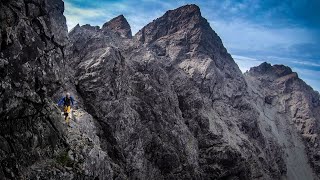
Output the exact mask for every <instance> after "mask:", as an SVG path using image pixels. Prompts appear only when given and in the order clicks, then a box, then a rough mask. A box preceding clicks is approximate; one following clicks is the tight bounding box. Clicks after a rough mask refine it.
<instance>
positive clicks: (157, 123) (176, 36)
mask: <svg viewBox="0 0 320 180" xmlns="http://www.w3.org/2000/svg"><path fill="white" fill-rule="evenodd" d="M0 4H1V7H0V10H1V11H0V12H1V13H0V15H1V19H0V20H1V23H0V24H1V26H0V28H1V34H0V35H1V36H0V41H1V54H0V56H1V59H0V69H1V72H0V75H1V86H0V90H1V91H0V92H1V93H0V97H1V99H0V103H1V105H2V106H1V107H0V114H1V119H0V120H1V125H0V130H1V131H0V139H1V141H0V145H1V146H0V161H1V164H0V167H1V169H0V177H4V178H3V179H23V178H27V179H28V178H29V179H37V178H39V179H150V178H151V179H317V178H318V175H319V174H317V172H319V154H317V153H318V152H319V147H318V144H319V140H318V136H317V134H318V131H319V125H318V124H319V123H318V122H319V113H318V112H319V111H318V110H319V106H320V103H319V94H318V93H316V92H314V91H313V90H312V89H311V88H310V87H309V86H307V85H306V84H305V83H304V82H303V81H302V80H300V79H299V78H298V76H297V74H296V73H294V72H292V71H291V69H290V68H288V67H285V66H282V65H275V66H271V65H270V64H267V63H263V64H261V65H260V66H258V67H255V68H252V69H251V70H250V71H249V72H248V73H246V74H244V75H243V74H242V73H241V71H240V70H239V68H238V66H237V65H236V63H235V62H234V60H233V59H232V57H231V56H230V54H229V53H228V52H227V50H226V49H225V48H224V46H223V44H222V42H221V39H220V38H219V36H218V35H217V34H216V33H215V32H214V31H213V30H212V28H211V27H210V25H209V23H208V22H207V20H206V19H205V18H204V17H202V15H201V12H200V9H199V7H197V6H196V5H186V6H182V7H180V8H177V9H175V10H170V11H168V12H166V13H165V14H164V15H163V16H162V17H160V18H158V19H156V20H154V21H153V22H151V23H149V24H148V25H146V26H145V27H143V28H142V29H141V30H140V31H139V32H138V33H137V34H136V35H134V36H132V34H131V29H130V25H129V24H128V22H127V20H126V19H125V17H124V16H123V15H120V16H118V17H116V18H114V19H112V20H110V21H109V22H106V23H105V24H104V25H103V27H102V28H100V27H98V26H91V25H89V24H87V25H83V26H80V25H77V26H76V27H74V28H73V29H72V30H71V31H70V32H69V34H67V28H66V24H65V18H64V16H63V2H62V1H60V0H53V1H50V2H49V1H8V2H0ZM65 91H69V92H71V94H72V95H73V96H74V97H75V99H76V100H77V105H76V107H75V108H74V111H73V112H72V115H73V116H72V120H71V127H67V125H66V124H64V123H63V121H64V120H63V117H62V116H61V115H60V110H59V108H57V106H55V103H56V102H55V101H57V99H58V98H59V97H60V96H62V95H63V94H62V93H63V92H65Z"/></svg>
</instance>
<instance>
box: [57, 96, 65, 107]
mask: <svg viewBox="0 0 320 180" xmlns="http://www.w3.org/2000/svg"><path fill="white" fill-rule="evenodd" d="M63 102H64V97H63V98H61V99H60V100H59V102H58V106H61V105H62V104H63Z"/></svg>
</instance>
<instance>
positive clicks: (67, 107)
mask: <svg viewBox="0 0 320 180" xmlns="http://www.w3.org/2000/svg"><path fill="white" fill-rule="evenodd" d="M73 104H74V99H73V97H72V96H70V93H66V96H65V97H63V98H61V99H60V101H59V102H58V106H61V105H63V111H64V117H65V120H66V123H67V124H68V125H70V124H69V115H70V112H71V105H73Z"/></svg>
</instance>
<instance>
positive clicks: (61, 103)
mask: <svg viewBox="0 0 320 180" xmlns="http://www.w3.org/2000/svg"><path fill="white" fill-rule="evenodd" d="M70 101H71V104H72V105H73V104H74V99H73V97H72V96H70ZM65 103H66V97H63V98H61V99H60V100H59V102H58V106H61V105H65Z"/></svg>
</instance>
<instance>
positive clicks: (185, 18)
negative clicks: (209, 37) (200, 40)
mask: <svg viewBox="0 0 320 180" xmlns="http://www.w3.org/2000/svg"><path fill="white" fill-rule="evenodd" d="M194 28H195V29H199V28H200V29H201V28H202V29H209V28H210V25H209V23H208V22H207V20H206V19H205V18H203V17H202V16H201V12H200V9H199V7H198V6H197V5H194V4H192V5H185V6H182V7H179V8H177V9H174V10H169V11H167V12H166V13H165V14H164V15H163V16H161V17H160V18H158V19H156V20H154V21H153V22H151V23H149V24H148V25H146V26H145V27H143V28H142V29H141V30H140V31H139V32H138V33H137V34H136V35H135V37H136V39H138V40H139V41H141V42H144V43H150V42H153V41H155V40H156V39H159V38H161V37H164V36H166V35H170V34H174V33H176V32H183V33H188V32H189V31H191V30H192V29H194ZM210 29H211V28H210ZM211 31H212V29H211Z"/></svg>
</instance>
